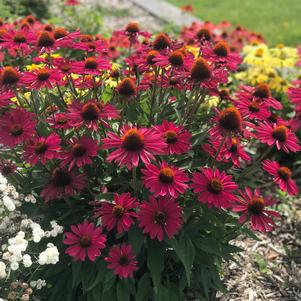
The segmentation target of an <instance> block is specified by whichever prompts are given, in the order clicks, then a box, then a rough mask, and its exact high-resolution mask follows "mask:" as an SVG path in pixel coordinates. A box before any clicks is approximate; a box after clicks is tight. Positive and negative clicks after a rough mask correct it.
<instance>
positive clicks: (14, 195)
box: [0, 174, 21, 214]
mask: <svg viewBox="0 0 301 301" xmlns="http://www.w3.org/2000/svg"><path fill="white" fill-rule="evenodd" d="M0 193H1V197H0V202H1V203H2V204H3V205H2V204H1V205H2V206H0V207H2V208H1V211H2V212H3V211H4V210H5V209H6V210H8V211H14V210H16V207H19V206H20V205H21V201H20V200H19V199H20V196H19V193H18V192H17V191H16V189H15V187H13V186H12V185H9V184H8V183H7V180H6V179H5V178H4V177H3V176H2V175H1V174H0ZM2 212H0V214H1V213H2Z"/></svg>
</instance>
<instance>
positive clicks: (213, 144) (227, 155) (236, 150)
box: [203, 137, 251, 167]
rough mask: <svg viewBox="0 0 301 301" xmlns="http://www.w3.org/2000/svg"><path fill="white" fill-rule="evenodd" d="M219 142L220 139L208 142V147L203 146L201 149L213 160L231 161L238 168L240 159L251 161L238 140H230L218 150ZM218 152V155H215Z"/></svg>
mask: <svg viewBox="0 0 301 301" xmlns="http://www.w3.org/2000/svg"><path fill="white" fill-rule="evenodd" d="M220 145H221V141H220V139H216V140H213V139H212V140H210V145H209V144H205V145H203V149H204V150H205V151H206V152H208V153H209V154H210V155H211V157H213V158H215V157H216V160H217V161H223V162H228V161H229V160H231V161H232V162H233V164H234V165H235V166H237V167H240V162H239V159H240V158H241V159H242V160H244V161H249V160H251V158H250V156H249V155H248V154H247V153H246V151H245V150H244V148H243V146H242V144H241V141H240V139H238V138H235V137H233V138H231V139H229V140H228V141H226V142H225V143H224V144H223V145H222V147H221V148H220ZM218 150H219V153H218V154H217V152H218Z"/></svg>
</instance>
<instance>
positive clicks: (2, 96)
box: [0, 91, 15, 109]
mask: <svg viewBox="0 0 301 301" xmlns="http://www.w3.org/2000/svg"><path fill="white" fill-rule="evenodd" d="M13 97H15V94H14V93H13V92H12V91H4V92H2V93H0V109H1V108H2V107H5V106H8V105H9V104H11V100H10V99H11V98H13Z"/></svg>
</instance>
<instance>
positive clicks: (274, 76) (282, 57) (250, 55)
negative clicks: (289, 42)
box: [234, 43, 298, 92]
mask: <svg viewBox="0 0 301 301" xmlns="http://www.w3.org/2000/svg"><path fill="white" fill-rule="evenodd" d="M242 55H243V63H244V64H246V69H245V70H243V71H241V72H238V73H236V74H235V75H234V76H235V79H237V80H239V81H243V82H246V83H248V84H251V85H256V84H259V83H267V84H268V85H269V86H270V88H271V89H272V90H275V91H276V92H286V90H287V88H288V86H289V84H288V82H289V81H290V78H291V77H295V76H296V69H295V68H294V67H295V65H296V63H297V61H298V52H297V49H296V48H293V47H286V46H284V45H282V44H279V45H277V46H276V47H274V48H269V47H268V46H267V45H266V44H256V43H254V44H252V45H247V46H245V47H244V48H243V52H242ZM292 75H293V76H292Z"/></svg>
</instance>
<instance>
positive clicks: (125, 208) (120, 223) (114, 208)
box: [95, 193, 139, 233]
mask: <svg viewBox="0 0 301 301" xmlns="http://www.w3.org/2000/svg"><path fill="white" fill-rule="evenodd" d="M138 205H139V203H138V202H136V199H135V198H132V197H131V196H130V194H129V193H123V194H121V195H119V194H117V193H115V194H114V202H113V203H108V202H103V203H102V204H101V207H100V209H98V210H96V211H95V216H96V217H99V216H100V217H101V222H102V224H103V225H104V227H106V228H107V229H108V231H111V230H112V229H113V228H114V227H115V226H116V225H117V232H118V233H122V232H125V231H128V230H129V228H130V227H131V226H132V224H133V223H134V219H133V218H136V217H137V214H136V213H135V212H134V211H133V209H135V208H136V207H137V206H138Z"/></svg>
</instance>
